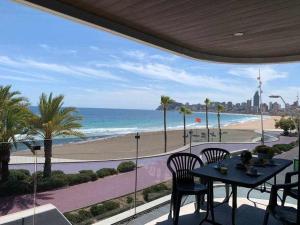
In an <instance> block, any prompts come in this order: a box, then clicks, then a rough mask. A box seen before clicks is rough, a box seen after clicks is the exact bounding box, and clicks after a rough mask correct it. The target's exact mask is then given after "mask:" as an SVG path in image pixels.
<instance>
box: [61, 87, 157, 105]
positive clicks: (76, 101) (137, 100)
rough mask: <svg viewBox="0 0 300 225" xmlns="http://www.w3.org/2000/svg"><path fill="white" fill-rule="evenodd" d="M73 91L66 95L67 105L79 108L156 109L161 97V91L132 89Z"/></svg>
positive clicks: (81, 89)
mask: <svg viewBox="0 0 300 225" xmlns="http://www.w3.org/2000/svg"><path fill="white" fill-rule="evenodd" d="M73 90H80V91H73ZM73 90H72V94H66V104H67V105H76V106H78V107H97V108H132V109H133V108H135V109H154V108H155V107H157V106H158V105H159V101H160V95H161V92H160V91H153V90H152V91H149V90H139V89H132V88H129V89H121V90H111V91H106V90H100V89H83V88H79V87H78V88H74V89H73ZM86 96H89V97H88V98H87V97H86Z"/></svg>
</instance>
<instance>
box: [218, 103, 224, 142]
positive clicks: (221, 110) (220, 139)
mask: <svg viewBox="0 0 300 225" xmlns="http://www.w3.org/2000/svg"><path fill="white" fill-rule="evenodd" d="M223 111H224V106H223V105H218V106H217V112H218V114H217V116H218V128H219V141H220V142H222V131H221V123H220V117H221V115H220V113H221V112H223Z"/></svg>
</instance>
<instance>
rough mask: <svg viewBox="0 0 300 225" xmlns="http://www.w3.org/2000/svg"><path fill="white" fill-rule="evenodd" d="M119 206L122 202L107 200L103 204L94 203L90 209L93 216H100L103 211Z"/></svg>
mask: <svg viewBox="0 0 300 225" xmlns="http://www.w3.org/2000/svg"><path fill="white" fill-rule="evenodd" d="M119 207H120V203H118V202H114V201H107V202H104V203H103V204H98V205H93V206H92V207H91V208H90V211H91V214H92V215H93V216H99V215H101V214H103V213H106V212H108V211H111V210H114V209H117V208H119Z"/></svg>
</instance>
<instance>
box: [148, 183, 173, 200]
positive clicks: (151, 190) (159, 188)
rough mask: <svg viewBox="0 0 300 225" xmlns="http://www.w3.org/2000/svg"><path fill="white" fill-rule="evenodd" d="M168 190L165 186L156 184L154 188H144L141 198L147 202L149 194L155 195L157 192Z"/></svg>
mask: <svg viewBox="0 0 300 225" xmlns="http://www.w3.org/2000/svg"><path fill="white" fill-rule="evenodd" d="M166 190H168V187H167V186H166V185H165V184H157V185H154V186H151V187H149V188H146V189H145V190H143V197H144V199H145V201H147V202H148V201H149V198H148V197H149V194H150V193H157V192H161V191H166Z"/></svg>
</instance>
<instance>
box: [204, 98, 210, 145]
mask: <svg viewBox="0 0 300 225" xmlns="http://www.w3.org/2000/svg"><path fill="white" fill-rule="evenodd" d="M204 103H205V118H206V130H207V141H208V142H209V128H208V105H209V104H210V100H209V99H208V98H206V99H205V100H204Z"/></svg>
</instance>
